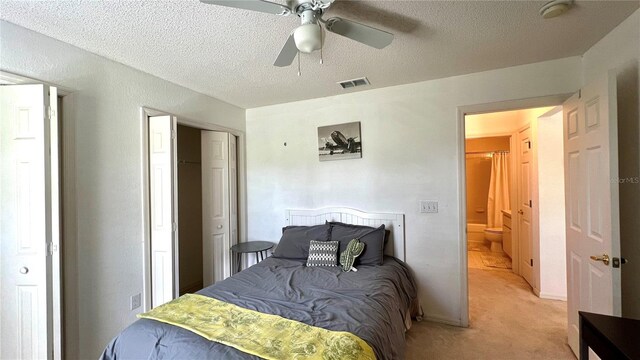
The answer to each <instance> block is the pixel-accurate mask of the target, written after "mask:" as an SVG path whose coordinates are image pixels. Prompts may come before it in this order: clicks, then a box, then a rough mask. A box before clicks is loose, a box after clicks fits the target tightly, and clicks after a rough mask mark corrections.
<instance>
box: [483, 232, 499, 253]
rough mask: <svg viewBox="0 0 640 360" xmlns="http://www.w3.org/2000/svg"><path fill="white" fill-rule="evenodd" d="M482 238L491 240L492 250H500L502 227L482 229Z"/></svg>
mask: <svg viewBox="0 0 640 360" xmlns="http://www.w3.org/2000/svg"><path fill="white" fill-rule="evenodd" d="M484 239H485V240H489V241H491V251H492V252H502V228H501V227H499V228H486V229H484Z"/></svg>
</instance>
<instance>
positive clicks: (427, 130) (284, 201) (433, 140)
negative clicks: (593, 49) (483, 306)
mask: <svg viewBox="0 0 640 360" xmlns="http://www.w3.org/2000/svg"><path fill="white" fill-rule="evenodd" d="M579 86H580V59H579V58H576V57H574V58H566V59H560V60H555V61H549V62H544V63H537V64H531V65H525V66H518V67H512V68H506V69H500V70H495V71H488V72H483V73H477V74H470V75H464V76H458V77H451V78H447V79H441V80H433V81H427V82H421V83H416V84H410V85H402V86H396V87H389V88H384V89H376V90H371V91H364V92H358V93H352V94H346V95H341V96H335V97H328V98H321V99H314V100H308V101H301V102H294V103H288V104H281V105H274V106H268V107H262V108H257V109H250V110H247V138H248V139H247V144H248V145H247V149H248V158H247V166H248V175H247V176H248V184H249V185H248V191H249V193H248V200H249V229H248V231H249V238H250V239H263V240H270V241H277V240H278V239H279V238H280V227H281V226H282V225H283V224H284V210H285V209H286V208H318V207H323V206H329V205H339V206H348V207H353V208H357V209H361V210H365V211H380V212H384V211H390V212H403V213H405V214H406V218H405V219H406V220H405V221H406V230H405V232H406V239H407V248H406V249H407V262H408V263H409V265H410V266H411V267H412V269H413V270H414V272H415V274H416V278H417V281H418V284H419V287H420V297H421V300H422V304H423V307H424V310H425V312H426V314H427V316H428V317H429V318H431V319H439V320H442V321H446V322H449V323H453V324H459V323H460V322H461V319H460V308H461V299H460V296H461V272H460V249H459V246H460V237H461V236H462V234H461V233H460V231H459V229H460V226H459V225H460V221H461V217H460V207H459V204H460V194H459V192H458V190H459V188H458V182H457V180H458V179H459V173H458V171H459V170H458V163H459V161H460V156H464V154H460V153H459V144H458V141H459V131H460V129H459V128H458V125H459V124H458V118H457V108H458V106H464V105H470V104H481V103H491V102H498V101H503V100H509V99H523V98H531V97H538V96H546V95H553V94H563V93H571V92H574V91H576V90H577V89H578V88H579ZM349 121H360V122H362V144H363V150H362V154H363V155H362V159H357V160H341V161H329V162H322V163H320V162H319V160H318V149H317V139H316V132H317V127H318V126H323V125H330V124H336V123H343V122H349ZM284 142H286V143H287V146H284V145H283V143H284ZM421 199H426V200H437V201H439V213H437V214H430V215H429V214H421V213H419V212H418V208H419V207H418V201H419V200H421Z"/></svg>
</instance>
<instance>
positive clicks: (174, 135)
mask: <svg viewBox="0 0 640 360" xmlns="http://www.w3.org/2000/svg"><path fill="white" fill-rule="evenodd" d="M171 138H172V139H175V138H176V131H175V130H173V129H171Z"/></svg>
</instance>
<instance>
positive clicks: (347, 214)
mask: <svg viewBox="0 0 640 360" xmlns="http://www.w3.org/2000/svg"><path fill="white" fill-rule="evenodd" d="M285 218H286V224H287V225H307V226H308V225H320V224H324V223H325V221H339V222H342V223H345V224H355V225H366V226H373V227H378V226H380V225H382V224H384V227H385V229H387V230H390V231H391V234H390V236H389V243H388V244H387V247H386V248H385V254H387V255H392V256H395V257H396V258H398V259H400V260H402V261H406V260H405V247H404V245H405V243H404V214H391V213H369V212H364V211H360V210H355V209H350V208H345V207H328V208H322V209H314V210H294V209H288V210H286V213H285Z"/></svg>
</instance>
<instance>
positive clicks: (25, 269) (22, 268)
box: [20, 266, 29, 274]
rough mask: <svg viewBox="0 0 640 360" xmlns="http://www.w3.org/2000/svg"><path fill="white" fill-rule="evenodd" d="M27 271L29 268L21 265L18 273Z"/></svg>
mask: <svg viewBox="0 0 640 360" xmlns="http://www.w3.org/2000/svg"><path fill="white" fill-rule="evenodd" d="M28 272H29V268H28V267H26V266H23V267H21V268H20V274H26V273H28Z"/></svg>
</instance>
